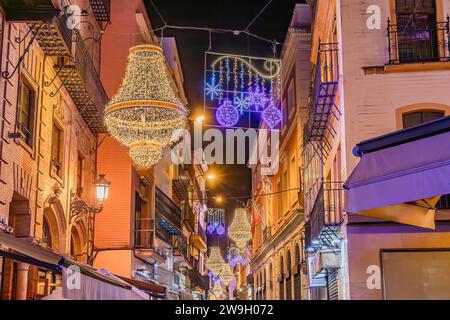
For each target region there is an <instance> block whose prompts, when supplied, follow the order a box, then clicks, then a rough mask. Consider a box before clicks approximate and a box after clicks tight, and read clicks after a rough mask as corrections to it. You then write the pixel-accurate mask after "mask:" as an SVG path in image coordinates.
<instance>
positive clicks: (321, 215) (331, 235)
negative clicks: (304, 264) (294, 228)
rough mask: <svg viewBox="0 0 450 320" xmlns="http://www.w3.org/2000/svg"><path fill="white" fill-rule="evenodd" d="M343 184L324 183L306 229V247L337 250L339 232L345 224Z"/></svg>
mask: <svg viewBox="0 0 450 320" xmlns="http://www.w3.org/2000/svg"><path fill="white" fill-rule="evenodd" d="M342 186H343V183H341V182H324V183H323V185H322V187H321V189H320V191H319V193H318V196H317V198H316V201H315V204H314V207H313V209H312V211H311V213H310V214H309V220H308V222H307V228H306V246H307V247H308V248H311V247H313V248H317V247H322V246H325V247H327V248H329V249H334V248H335V241H336V240H337V239H338V231H339V229H340V226H341V225H342V223H343V222H344V211H343V204H344V192H343V187H342Z"/></svg>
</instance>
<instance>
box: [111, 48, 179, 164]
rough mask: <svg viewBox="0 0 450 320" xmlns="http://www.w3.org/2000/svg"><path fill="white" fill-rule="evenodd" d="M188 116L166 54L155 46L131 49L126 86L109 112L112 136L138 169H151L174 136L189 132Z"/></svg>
mask: <svg viewBox="0 0 450 320" xmlns="http://www.w3.org/2000/svg"><path fill="white" fill-rule="evenodd" d="M186 116H187V111H186V109H185V108H184V106H183V104H182V103H181V99H180V97H179V96H178V91H177V89H176V86H175V84H174V82H173V80H172V77H171V74H170V71H169V67H168V66H167V62H166V60H165V57H164V54H163V50H162V49H161V48H160V47H158V46H154V45H140V46H136V47H133V48H131V49H130V54H129V57H128V64H127V68H126V72H125V77H124V79H123V82H122V85H121V87H120V88H119V91H118V92H117V94H116V95H115V96H114V97H113V98H112V99H111V101H110V103H109V104H108V106H107V107H106V110H105V125H106V127H107V129H108V132H109V134H110V135H111V136H112V137H113V138H115V139H116V140H117V141H118V142H119V143H121V144H122V145H124V146H126V147H128V148H130V152H129V153H130V156H131V158H132V159H133V160H134V162H135V164H136V165H139V166H142V167H145V168H150V167H151V166H152V165H154V164H156V163H157V162H158V161H159V160H160V159H161V158H162V149H163V148H165V147H166V146H168V145H170V144H171V143H172V142H173V139H174V137H175V135H174V133H175V132H177V130H179V129H184V128H185V126H186V121H187V120H186Z"/></svg>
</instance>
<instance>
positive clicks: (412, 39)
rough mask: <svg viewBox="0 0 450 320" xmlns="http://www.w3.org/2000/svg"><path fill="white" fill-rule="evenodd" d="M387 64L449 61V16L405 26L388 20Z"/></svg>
mask: <svg viewBox="0 0 450 320" xmlns="http://www.w3.org/2000/svg"><path fill="white" fill-rule="evenodd" d="M387 36H388V44H389V64H399V63H415V62H433V61H443V62H446V61H450V17H449V16H447V20H446V21H443V22H436V23H430V24H425V25H423V24H422V25H420V24H414V23H410V24H409V25H408V26H406V27H401V26H399V25H396V24H391V21H390V20H388V29H387Z"/></svg>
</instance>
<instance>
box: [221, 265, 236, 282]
mask: <svg viewBox="0 0 450 320" xmlns="http://www.w3.org/2000/svg"><path fill="white" fill-rule="evenodd" d="M220 279H222V282H223V284H224V285H226V286H228V285H229V284H230V283H231V281H233V279H234V274H233V270H231V267H230V265H229V264H228V263H227V264H226V265H225V266H224V268H223V270H222V273H221V274H220Z"/></svg>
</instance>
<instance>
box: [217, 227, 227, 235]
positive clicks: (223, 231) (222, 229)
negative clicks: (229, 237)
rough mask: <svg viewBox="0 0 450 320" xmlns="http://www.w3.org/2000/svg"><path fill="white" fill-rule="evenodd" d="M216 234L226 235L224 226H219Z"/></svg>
mask: <svg viewBox="0 0 450 320" xmlns="http://www.w3.org/2000/svg"><path fill="white" fill-rule="evenodd" d="M216 232H217V234H219V235H223V234H225V227H224V226H223V225H220V226H218V227H217V229H216Z"/></svg>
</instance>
